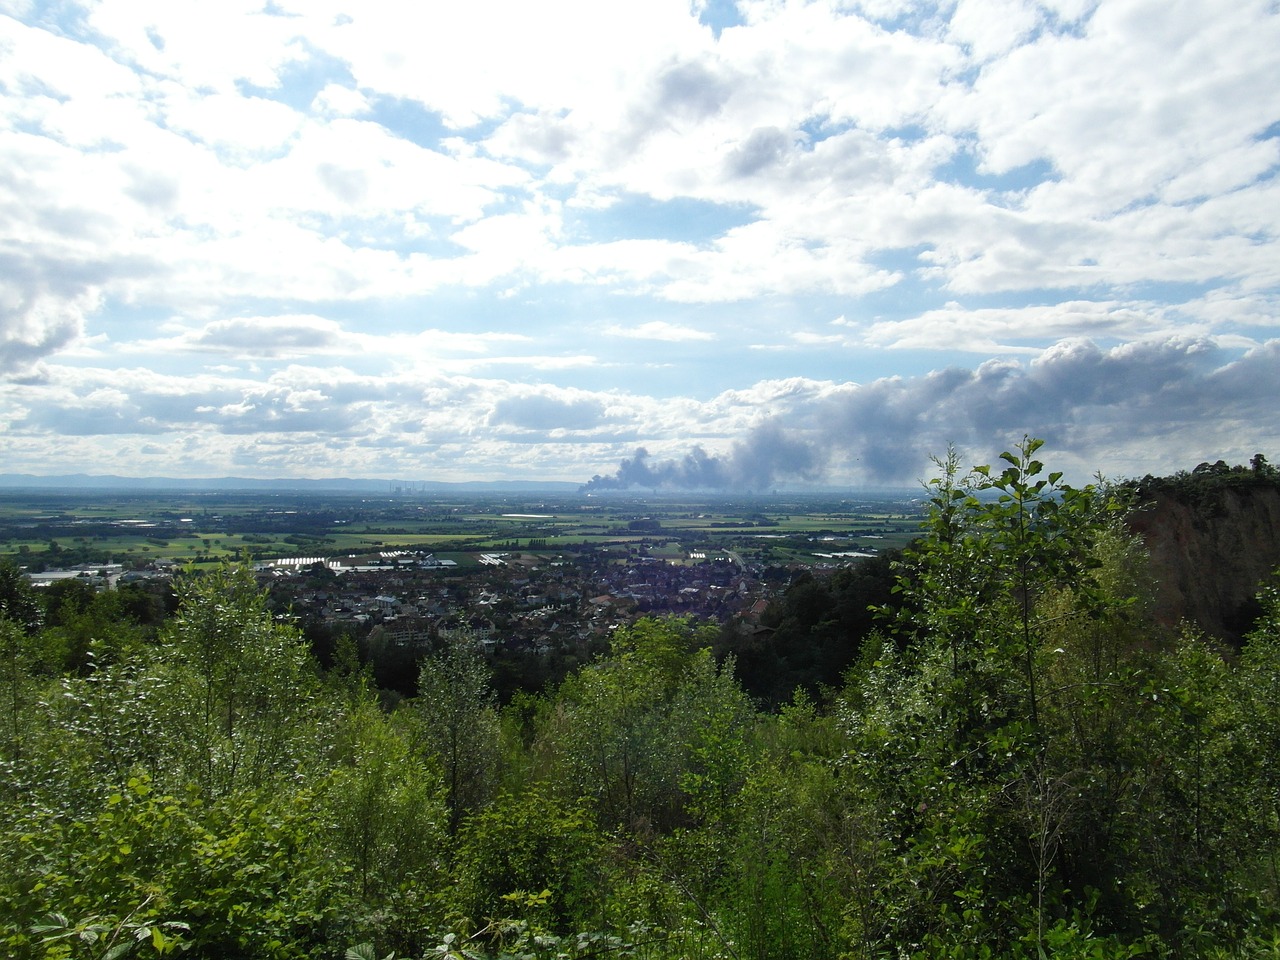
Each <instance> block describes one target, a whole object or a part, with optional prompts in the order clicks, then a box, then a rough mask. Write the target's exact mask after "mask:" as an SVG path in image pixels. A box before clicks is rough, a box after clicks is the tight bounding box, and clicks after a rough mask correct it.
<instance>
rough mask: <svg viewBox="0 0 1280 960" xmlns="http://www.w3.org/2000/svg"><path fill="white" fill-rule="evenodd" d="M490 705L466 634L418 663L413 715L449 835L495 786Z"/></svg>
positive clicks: (485, 674)
mask: <svg viewBox="0 0 1280 960" xmlns="http://www.w3.org/2000/svg"><path fill="white" fill-rule="evenodd" d="M496 704H497V698H496V695H495V694H494V691H493V688H492V686H491V685H490V682H489V668H488V665H487V664H486V663H485V660H484V657H483V655H482V654H481V653H480V651H479V649H477V645H476V641H475V638H474V637H472V636H470V635H469V634H461V635H459V636H456V637H453V638H451V639H450V640H448V641H447V643H446V644H445V646H444V648H443V649H442V650H440V651H438V652H436V653H434V654H432V655H431V656H429V657H428V658H427V659H426V660H424V661H423V663H422V667H421V670H420V671H419V673H418V695H417V697H416V698H415V699H414V701H413V710H414V715H415V717H416V718H417V724H418V729H419V738H420V743H421V745H422V749H423V751H424V752H425V753H426V755H427V756H429V757H434V758H436V760H437V761H438V762H439V764H440V769H441V771H442V773H443V775H444V785H445V798H446V802H447V803H448V805H449V832H450V833H451V834H455V833H457V831H458V827H459V826H460V825H461V823H462V820H463V818H464V817H465V816H466V815H467V814H468V813H471V812H473V811H475V810H478V809H480V808H481V807H482V806H483V805H484V804H485V802H486V801H487V800H488V799H489V796H490V794H491V792H492V790H493V788H494V785H495V783H496V780H497V773H498V771H497V761H498V756H499V747H498V743H499V723H498V714H497V706H496Z"/></svg>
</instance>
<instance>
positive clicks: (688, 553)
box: [0, 490, 919, 694]
mask: <svg viewBox="0 0 1280 960" xmlns="http://www.w3.org/2000/svg"><path fill="white" fill-rule="evenodd" d="M917 510H918V505H917V504H916V502H915V501H914V500H913V499H911V498H910V497H905V496H892V497H891V496H886V497H884V498H881V499H875V498H870V497H860V498H857V499H854V498H848V497H830V496H827V497H818V496H798V497H797V496H793V497H777V496H775V497H752V498H740V499H733V498H725V497H719V498H701V499H696V498H691V497H688V496H685V497H679V498H676V497H667V498H659V497H628V496H622V495H617V496H611V497H583V496H567V495H557V496H554V497H547V496H541V497H527V496H526V497H515V496H483V497H480V496H477V497H471V498H463V497H451V498H445V497H440V496H428V495H413V494H405V493H404V492H403V491H398V490H397V491H393V495H391V496H387V497H380V498H370V497H353V496H340V495H315V494H299V495H290V496H285V495H279V494H273V495H270V496H266V495H254V494H231V493H220V494H217V495H212V494H211V495H207V496H195V495H192V494H191V493H189V492H184V493H181V494H173V495H164V494H156V493H148V494H146V495H139V496H128V497H126V496H121V495H118V494H111V495H107V494H103V495H99V496H90V495H86V494H84V493H77V494H71V493H65V494H60V495H52V494H42V495H39V496H36V495H32V494H19V493H13V492H8V493H6V494H5V495H4V497H3V498H2V499H0V554H8V555H9V556H11V557H12V559H13V560H14V561H15V562H17V563H18V564H19V566H20V567H21V568H22V569H23V570H24V572H25V573H26V574H27V576H28V578H29V579H31V581H32V582H33V583H34V584H35V585H37V586H47V585H50V584H53V583H56V582H58V581H59V580H65V579H71V578H74V579H77V580H80V581H82V582H84V583H85V584H87V585H89V586H91V587H93V588H94V589H109V588H111V587H115V586H118V585H120V584H132V585H135V587H142V588H146V589H150V590H153V591H159V592H166V591H168V590H169V583H170V581H171V579H172V578H173V577H175V576H181V575H185V574H188V573H192V572H198V571H200V570H202V569H208V568H210V567H212V566H215V565H217V564H219V563H222V562H226V561H227V560H236V559H243V560H245V561H246V562H249V563H252V564H253V567H254V570H255V573H256V575H257V577H258V579H259V582H260V584H261V585H262V586H263V588H264V589H265V590H266V591H267V594H268V597H269V603H270V606H271V609H272V610H273V611H274V613H275V615H276V616H277V617H278V618H279V619H281V620H283V621H288V622H291V623H293V624H295V625H296V626H297V627H298V628H299V629H301V630H302V631H303V632H304V633H305V634H306V636H307V637H308V638H309V639H310V640H311V643H312V647H313V649H314V650H315V651H316V654H317V656H318V657H319V658H320V659H321V660H322V662H325V661H331V660H332V658H333V657H334V656H336V655H337V651H338V649H339V648H340V647H341V645H342V644H343V643H344V642H347V643H350V644H352V645H354V647H355V648H356V649H357V650H358V651H359V653H360V656H361V659H362V660H364V661H365V662H367V663H370V664H371V665H372V668H373V670H374V671H375V673H376V675H377V681H378V684H379V686H381V687H384V688H387V689H390V690H393V691H394V690H398V691H400V692H401V693H403V694H411V693H412V689H413V682H414V679H415V676H416V674H415V664H416V663H417V662H418V660H420V659H421V657H422V656H423V655H425V653H426V652H427V651H429V650H430V649H432V647H433V646H434V645H436V644H438V643H439V642H441V641H442V640H445V639H448V638H450V637H453V636H457V635H459V634H465V635H467V636H469V637H471V638H473V639H474V642H475V643H476V644H478V645H480V646H482V647H483V649H484V650H485V651H486V653H487V654H488V655H489V658H490V660H491V662H492V664H493V667H494V673H495V682H496V684H497V686H498V687H499V689H500V691H502V692H504V693H509V692H510V691H511V690H513V689H516V688H520V687H524V688H528V687H530V686H536V685H537V684H538V683H539V682H540V681H542V680H545V679H553V678H557V677H560V676H563V675H564V674H565V673H567V672H568V671H569V670H572V669H573V668H574V667H576V666H578V665H580V664H582V663H585V662H587V661H588V660H589V659H590V658H591V657H593V656H595V655H596V654H598V653H600V652H602V651H605V650H607V649H608V641H609V637H610V635H611V633H612V632H613V631H614V630H616V629H617V628H618V627H619V626H621V625H624V624H626V623H629V622H631V621H633V620H635V619H636V618H638V617H641V616H645V615H676V616H688V617H691V618H694V619H696V620H698V621H702V622H708V623H715V624H720V625H726V624H732V625H733V628H734V629H735V630H739V631H748V632H749V631H752V630H757V629H760V624H761V618H762V617H763V616H764V614H765V612H766V610H767V609H768V605H769V603H770V601H771V600H773V599H775V598H776V597H777V596H778V595H779V594H780V593H781V592H782V591H783V590H785V589H786V587H787V586H788V584H789V583H790V582H791V581H792V579H793V577H794V576H795V575H796V574H797V572H801V571H807V572H811V573H815V574H817V575H822V574H823V573H826V572H830V571H832V570H836V569H839V568H841V567H843V566H848V565H849V564H851V563H856V562H857V561H858V560H859V559H860V558H866V557H873V556H877V555H880V554H881V553H882V552H883V551H886V550H892V549H895V548H898V547H901V546H903V545H904V544H905V543H906V542H908V541H909V540H910V539H911V538H912V537H913V536H914V535H915V532H916V530H917V528H918V523H919V520H918V513H917Z"/></svg>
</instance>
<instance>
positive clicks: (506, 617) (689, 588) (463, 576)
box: [259, 552, 769, 654]
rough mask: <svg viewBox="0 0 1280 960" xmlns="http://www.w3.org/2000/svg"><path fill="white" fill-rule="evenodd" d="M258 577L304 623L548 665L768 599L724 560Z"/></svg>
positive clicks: (372, 560)
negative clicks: (552, 659) (646, 620)
mask: <svg viewBox="0 0 1280 960" xmlns="http://www.w3.org/2000/svg"><path fill="white" fill-rule="evenodd" d="M259 575H260V577H261V578H262V579H263V581H264V582H265V583H267V584H268V585H269V588H270V591H271V594H272V597H273V598H274V599H275V600H276V603H277V606H278V607H280V608H281V609H285V608H287V609H288V610H289V611H290V613H291V615H292V616H295V617H297V618H299V619H300V620H303V621H305V622H310V623H325V624H334V625H336V624H351V625H354V626H355V627H356V629H357V631H358V632H362V633H366V634H368V633H374V632H376V634H377V636H378V637H379V638H380V639H381V640H382V641H383V642H386V643H390V644H393V645H396V646H403V647H426V646H429V645H431V644H432V643H434V642H436V641H437V640H439V639H441V638H446V637H449V636H451V635H454V634H457V633H462V632H465V633H467V634H469V635H470V636H472V637H474V638H475V639H476V641H477V642H478V643H481V644H483V645H484V646H485V647H486V649H488V650H490V651H492V650H494V649H495V648H496V647H498V646H506V647H509V648H512V649H516V650H522V651H533V652H537V653H543V654H546V653H552V652H556V651H564V650H582V649H585V648H587V647H589V646H590V644H591V642H592V641H593V640H595V639H598V638H601V637H607V636H608V634H609V633H610V632H611V631H612V630H614V629H616V628H617V626H618V625H619V624H622V623H625V622H628V621H630V620H632V619H634V618H635V617H637V616H642V615H645V614H655V615H662V614H676V615H691V616H694V617H697V618H699V619H709V620H716V621H720V622H724V621H726V620H728V619H730V618H732V617H741V618H744V619H747V620H749V621H750V620H753V619H754V620H758V618H759V615H760V614H761V613H762V612H763V610H764V608H765V607H766V605H767V601H768V597H769V591H768V589H767V588H766V586H765V584H764V583H763V581H761V580H760V579H759V578H758V577H757V576H756V575H755V574H754V573H752V572H751V571H749V570H747V569H745V568H744V567H743V566H742V565H740V564H739V563H737V562H735V561H733V560H730V559H725V558H721V559H708V560H702V561H699V562H695V563H692V564H678V563H669V562H666V561H663V560H660V559H655V558H651V557H647V556H640V557H630V558H627V560H626V561H624V562H619V561H618V559H617V558H616V557H610V556H609V555H607V554H599V555H593V554H585V555H580V556H577V557H575V558H573V559H566V558H551V557H548V556H546V555H543V554H529V553H523V554H522V553H510V554H501V553H490V554H486V555H485V556H484V557H483V559H482V562H480V563H479V564H478V565H477V566H470V567H467V568H465V569H464V568H459V567H457V566H455V565H453V564H450V563H448V562H447V561H443V562H442V561H439V560H437V559H436V558H434V557H433V556H431V555H430V554H415V553H412V552H399V553H395V554H383V555H375V556H366V557H352V558H342V559H329V558H319V557H303V558H293V559H290V560H285V561H275V562H273V563H271V564H265V565H262V566H261V567H260V569H259Z"/></svg>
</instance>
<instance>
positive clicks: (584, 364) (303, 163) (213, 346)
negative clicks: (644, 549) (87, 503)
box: [0, 0, 1280, 491]
mask: <svg viewBox="0 0 1280 960" xmlns="http://www.w3.org/2000/svg"><path fill="white" fill-rule="evenodd" d="M1277 51H1280V6H1278V5H1277V2H1276V0H1232V2H1231V3H1221V2H1211V0H1191V2H1187V0H1099V2H1091V0H1042V2H1032V0H956V2H940V3H931V2H917V0H814V2H806V0H738V2H736V3H735V2H732V0H543V2H538V3H530V2H528V0H468V2H465V3H456V2H455V3H437V2H430V0H358V2H355V0H270V2H265V3H264V2H258V0H218V2H216V3H215V2H209V0H0V472H9V473H31V474H37V475H53V474H63V473H90V474H114V475H121V476H137V477H144V476H170V477H220V476H244V477H260V478H326V477H360V478H387V479H401V480H445V481H460V480H509V479H525V480H557V481H577V482H583V483H585V482H588V481H592V480H593V478H594V484H593V485H594V486H595V487H608V486H624V485H627V484H629V483H634V484H636V488H637V489H640V488H644V487H652V488H655V489H656V488H658V487H661V486H671V487H695V488H717V489H740V490H756V491H763V490H770V489H798V488H800V487H802V486H804V485H807V484H827V485H836V486H841V485H847V486H849V487H853V488H856V487H860V486H893V485H914V484H915V483H917V482H918V481H920V480H921V479H923V478H926V477H928V476H929V475H931V473H932V471H933V466H932V464H931V457H938V456H942V455H945V453H946V451H947V450H948V448H949V447H952V446H953V447H954V448H955V449H956V450H957V451H958V452H959V453H960V454H961V456H962V459H963V460H964V461H965V462H968V463H984V462H991V461H992V460H994V458H995V457H997V456H998V454H999V453H1000V452H1001V451H1002V450H1007V449H1009V448H1011V447H1012V446H1013V445H1014V444H1016V443H1017V442H1018V441H1019V440H1020V439H1021V438H1022V437H1023V436H1025V435H1030V436H1035V437H1041V438H1043V439H1044V440H1045V441H1046V444H1045V447H1044V448H1043V451H1042V453H1043V457H1044V459H1045V460H1046V461H1047V462H1049V463H1050V465H1051V466H1053V467H1055V468H1056V469H1060V470H1064V471H1065V472H1066V473H1067V475H1068V478H1069V479H1071V480H1073V481H1074V482H1077V483H1079V482H1083V481H1085V480H1087V479H1088V478H1089V477H1091V476H1093V475H1094V474H1096V473H1098V472H1101V473H1103V474H1105V475H1107V476H1110V477H1115V478H1121V477H1130V476H1142V475H1144V474H1147V473H1156V474H1161V473H1168V472H1172V471H1174V470H1178V469H1190V468H1192V467H1194V466H1195V465H1196V464H1197V463H1199V462H1201V461H1205V460H1210V461H1213V460H1217V459H1225V460H1226V461H1227V462H1228V463H1247V462H1248V461H1249V459H1250V458H1251V457H1252V456H1253V455H1254V454H1255V453H1259V452H1261V453H1264V454H1265V455H1267V456H1268V458H1269V459H1271V460H1273V461H1274V460H1276V459H1277V458H1280V442H1277V441H1278V440H1280V414H1278V411H1277V406H1278V404H1277V401H1278V400H1280V388H1278V387H1277V384H1280V181H1278V180H1277V176H1276V173H1277V169H1278V168H1280V54H1278V53H1277Z"/></svg>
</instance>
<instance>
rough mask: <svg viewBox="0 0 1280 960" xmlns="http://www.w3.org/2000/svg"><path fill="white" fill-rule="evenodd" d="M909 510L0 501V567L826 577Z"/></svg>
mask: <svg viewBox="0 0 1280 960" xmlns="http://www.w3.org/2000/svg"><path fill="white" fill-rule="evenodd" d="M918 509H919V504H918V502H917V501H916V500H915V499H914V498H912V497H910V496H909V495H906V494H904V495H901V496H899V497H893V496H882V497H878V498H877V497H858V498H856V499H855V498H852V497H831V496H825V497H824V496H816V495H814V496H787V497H782V496H772V497H738V498H733V497H715V496H701V497H694V496H690V495H681V496H671V497H661V496H645V497H632V496H626V495H622V494H617V495H610V496H594V497H586V496H583V495H555V496H547V497H537V496H529V495H518V496H493V495H485V496H476V497H470V498H468V497H461V496H456V495H451V496H448V497H440V496H432V495H426V494H422V495H400V496H390V497H369V496H367V495H365V496H359V495H338V494H316V493H301V492H300V493H297V494H295V495H287V494H280V493H272V494H257V493H248V492H246V493H222V492H220V493H210V494H207V495H200V494H192V493H191V492H189V491H184V492H181V493H174V494H173V495H165V494H163V493H158V492H152V491H148V492H146V493H145V494H138V495H130V494H121V493H118V492H111V493H100V494H95V493H92V492H85V491H67V492H56V491H55V492H24V491H6V492H5V493H3V494H0V555H7V556H11V557H13V558H14V559H15V560H16V561H17V562H18V563H19V564H21V565H22V566H24V567H26V568H27V569H28V570H32V571H39V570H44V569H50V568H55V567H66V566H72V565H78V564H108V563H119V564H122V565H124V566H125V567H126V568H129V567H142V566H146V565H149V564H152V563H155V562H157V561H168V562H172V563H178V564H184V565H185V564H194V565H211V564H216V563H218V562H221V561H222V560H224V559H226V558H229V557H241V556H248V557H250V558H252V559H255V560H273V559H280V558H288V557H299V556H307V557H312V556H314V557H323V558H331V557H340V556H352V555H367V554H377V553H383V552H391V551H396V550H415V551H428V552H433V553H437V554H439V555H440V556H442V557H445V556H448V557H451V558H461V562H463V563H464V564H465V562H466V560H467V557H468V556H469V555H478V554H480V553H484V552H488V551H500V550H516V549H518V550H521V551H523V552H526V553H532V554H535V555H542V554H549V555H557V554H564V553H568V552H577V551H582V550H584V549H585V550H603V551H610V550H613V549H618V550H619V552H620V556H621V555H625V552H626V548H628V547H633V546H634V547H644V549H645V551H646V552H647V553H648V555H650V556H652V557H655V558H659V559H663V560H667V561H669V562H676V563H678V562H698V561H700V560H702V559H709V558H710V559H714V558H715V557H725V556H730V555H731V556H732V557H733V558H734V559H737V560H738V561H739V562H744V563H745V562H761V563H765V564H826V563H832V562H838V561H839V560H840V559H841V557H842V556H843V555H857V554H864V553H869V552H878V551H881V550H884V549H888V548H897V547H902V546H904V545H905V544H906V543H907V542H909V541H910V540H911V539H912V538H913V537H914V536H915V535H916V533H917V531H918V527H919V515H918Z"/></svg>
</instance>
